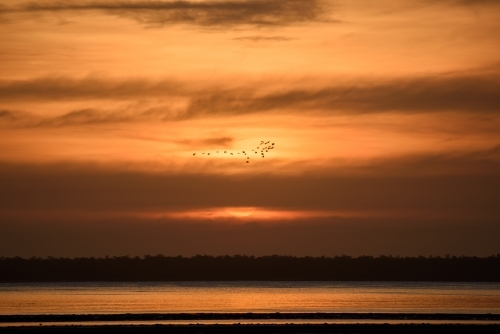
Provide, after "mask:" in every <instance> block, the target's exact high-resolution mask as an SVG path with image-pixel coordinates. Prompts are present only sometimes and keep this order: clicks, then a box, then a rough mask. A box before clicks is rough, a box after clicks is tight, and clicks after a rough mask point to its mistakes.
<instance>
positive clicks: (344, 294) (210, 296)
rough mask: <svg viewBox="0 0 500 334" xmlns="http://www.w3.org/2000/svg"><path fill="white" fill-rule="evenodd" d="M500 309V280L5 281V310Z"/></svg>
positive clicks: (1, 297)
mask: <svg viewBox="0 0 500 334" xmlns="http://www.w3.org/2000/svg"><path fill="white" fill-rule="evenodd" d="M155 312H157V313H180V312H188V313H189V312H416V313H500V284H499V283H442V282H440V283H432V282H415V283H412V282H147V283H143V282H138V283H39V284H33V283H29V284H0V314H72V313H75V314H82V313H155Z"/></svg>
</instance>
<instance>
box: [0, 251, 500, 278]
mask: <svg viewBox="0 0 500 334" xmlns="http://www.w3.org/2000/svg"><path fill="white" fill-rule="evenodd" d="M230 280H256V281H450V282H460V281H461V282H499V281H500V254H497V255H496V256H495V255H493V256H489V257H468V256H460V257H457V256H449V255H447V256H445V257H439V256H438V257H432V256H430V257H424V256H419V257H393V256H378V257H372V256H360V257H350V256H346V255H342V256H336V257H309V256H306V257H293V256H279V255H273V256H262V257H255V256H244V255H235V256H228V255H226V256H216V257H214V256H207V255H203V256H202V255H197V256H193V257H182V256H175V257H172V256H163V255H156V256H150V255H147V256H144V257H129V256H119V257H108V256H106V257H104V258H94V257H90V258H85V257H80V258H54V257H48V258H39V257H32V258H29V259H25V258H20V257H11V258H7V257H0V282H75V281H230Z"/></svg>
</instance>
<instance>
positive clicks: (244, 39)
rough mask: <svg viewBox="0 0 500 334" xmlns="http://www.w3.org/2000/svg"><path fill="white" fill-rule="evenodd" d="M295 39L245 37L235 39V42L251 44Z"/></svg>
mask: <svg viewBox="0 0 500 334" xmlns="http://www.w3.org/2000/svg"><path fill="white" fill-rule="evenodd" d="M293 39H294V38H291V37H286V36H258V35H257V36H244V37H237V38H233V40H235V41H249V42H286V41H291V40H293Z"/></svg>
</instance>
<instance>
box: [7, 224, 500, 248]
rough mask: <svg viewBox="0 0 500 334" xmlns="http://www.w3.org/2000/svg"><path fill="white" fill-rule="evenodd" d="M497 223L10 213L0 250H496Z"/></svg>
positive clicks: (498, 232)
mask: <svg viewBox="0 0 500 334" xmlns="http://www.w3.org/2000/svg"><path fill="white" fill-rule="evenodd" d="M499 234H500V226H499V224H495V223H491V222H490V223H488V222H482V221H480V220H476V221H469V222H468V223H464V222H451V223H450V222H442V221H439V220H437V219H436V220H433V221H431V222H422V221H421V220H419V219H413V220H409V221H405V222H401V221H397V220H388V219H359V218H358V219H342V218H335V219H309V220H307V221H300V222H288V223H286V224H266V223H248V224H241V223H238V222H235V221H231V220H229V221H226V222H223V223H218V224H217V223H213V222H207V221H205V222H200V221H190V222H186V221H173V220H165V219H163V220H156V221H147V220H143V219H130V218H120V219H109V218H105V217H103V218H101V219H82V218H79V217H76V216H74V217H70V218H65V219H59V220H53V219H46V218H44V217H40V218H38V219H32V220H25V219H23V218H19V217H17V218H15V219H12V220H9V221H7V220H3V223H1V224H0V256H22V257H31V256H43V257H45V256H56V257H59V256H62V257H79V256H106V255H109V256H121V255H131V256H135V255H139V256H142V255H151V254H165V255H172V256H177V255H184V256H191V255H196V254H202V255H203V254H207V255H226V254H231V255H232V254H247V255H257V256H258V255H272V254H282V255H298V256H305V255H309V256H325V255H326V256H335V255H342V254H347V255H351V256H359V255H380V254H385V255H389V254H392V255H401V256H419V255H425V256H428V255H434V256H436V255H440V256H444V255H446V254H453V255H475V256H489V255H492V254H496V253H498V235H499Z"/></svg>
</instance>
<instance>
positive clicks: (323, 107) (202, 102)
mask: <svg viewBox="0 0 500 334" xmlns="http://www.w3.org/2000/svg"><path fill="white" fill-rule="evenodd" d="M497 74H498V73H497V71H494V72H486V73H459V74H446V75H429V76H423V77H417V78H399V79H393V80H376V79H371V80H359V82H351V83H349V84H333V85H331V86H328V85H323V86H320V87H315V88H311V87H307V88H300V87H299V88H294V87H291V88H289V89H281V90H279V91H277V90H274V91H273V90H272V89H271V88H269V87H267V89H266V85H264V84H263V85H256V86H253V87H235V88H227V89H223V88H220V87H216V86H212V87H211V86H205V87H203V86H202V85H201V83H193V84H192V85H188V84H187V83H181V82H174V81H158V82H149V81H146V80H124V81H118V80H106V79H93V78H88V79H83V80H75V79H65V78H52V79H51V78H40V79H34V80H18V81H8V80H3V81H1V82H0V101H23V102H27V101H31V102H36V101H39V102H44V101H65V100H84V101H88V103H89V105H90V104H91V103H92V101H94V100H95V101H97V100H102V99H111V100H116V101H136V100H139V99H141V100H144V99H155V100H154V101H155V103H157V104H160V105H161V103H164V105H163V106H161V107H157V108H154V109H148V110H140V111H136V112H134V113H129V114H127V116H126V117H125V116H123V115H122V112H118V114H117V113H114V114H113V113H109V112H104V115H100V114H99V113H98V111H96V110H95V109H91V108H90V107H89V109H86V110H81V111H72V112H70V113H69V114H67V115H63V116H60V117H58V118H57V119H50V120H46V121H44V122H42V123H40V125H43V124H46V125H50V124H61V125H65V124H76V123H78V122H83V123H87V122H90V123H92V122H99V121H103V122H112V121H127V120H137V119H144V120H147V119H148V118H150V119H154V120H176V119H187V118H193V117H206V116H218V115H221V116H223V115H228V116H230V115H242V114H250V113H261V112H283V113H294V112H300V113H303V112H308V113H316V114H318V115H320V114H321V113H323V114H327V115H328V114H339V113H346V112H347V113H350V114H352V113H377V112H401V113H417V112H436V111H460V112H468V113H475V114H480V113H497V112H499V111H500V89H499V88H498V87H500V76H498V75H497ZM197 84H198V85H197ZM188 87H189V88H188ZM173 99H183V101H185V102H186V104H187V107H186V108H185V109H184V110H182V109H180V110H179V109H177V110H176V111H175V112H172V111H171V110H169V106H168V103H169V101H170V100H173ZM11 117H17V116H14V114H11ZM3 118H4V119H6V117H5V116H4V117H3Z"/></svg>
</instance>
